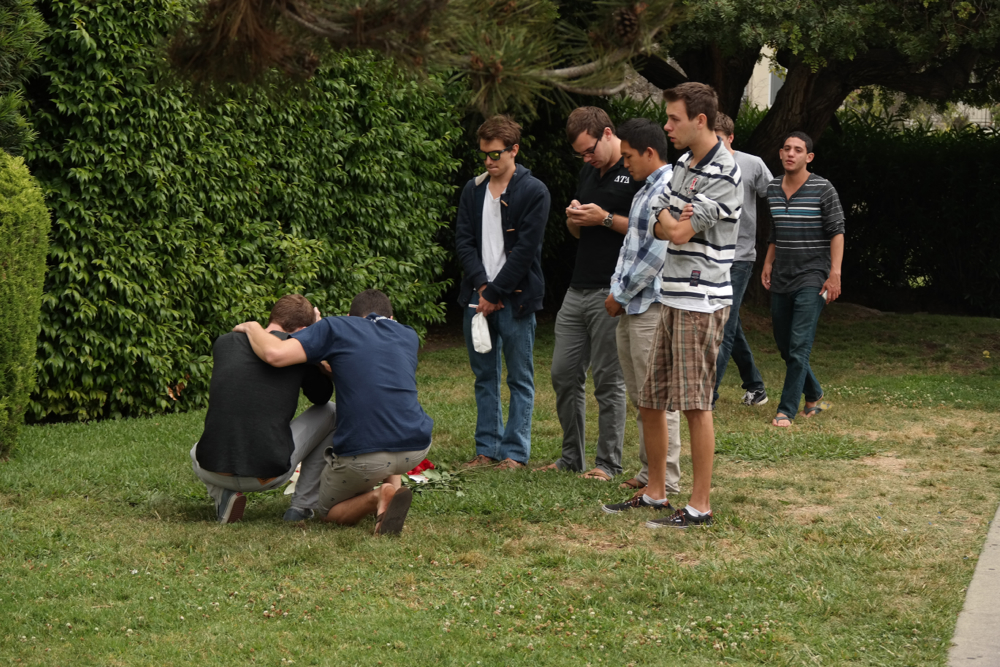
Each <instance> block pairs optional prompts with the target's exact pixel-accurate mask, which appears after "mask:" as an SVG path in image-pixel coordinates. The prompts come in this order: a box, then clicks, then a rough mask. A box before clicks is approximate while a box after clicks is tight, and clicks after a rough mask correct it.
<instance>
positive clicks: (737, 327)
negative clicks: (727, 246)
mask: <svg viewBox="0 0 1000 667" xmlns="http://www.w3.org/2000/svg"><path fill="white" fill-rule="evenodd" d="M751 274H753V262H733V266H732V268H731V269H730V270H729V281H730V282H731V283H732V284H733V306H732V308H730V309H729V319H728V320H726V328H725V329H724V330H723V338H722V346H721V347H720V348H719V360H718V361H717V362H716V367H715V392H714V393H713V394H712V405H715V402H716V401H718V400H719V386H720V385H721V384H722V378H723V376H725V374H726V366H728V365H729V357H730V356H732V358H733V361H735V362H736V367H737V368H739V369H740V379H742V380H743V388H744V389H746V390H747V391H757V390H758V389H763V388H764V379H763V378H761V376H760V371H758V370H757V365H756V364H754V362H753V352H751V351H750V344H749V343H747V339H746V336H744V335H743V327H742V326H741V324H740V304H742V303H743V293H744V292H746V291H747V283H749V282H750V276H751Z"/></svg>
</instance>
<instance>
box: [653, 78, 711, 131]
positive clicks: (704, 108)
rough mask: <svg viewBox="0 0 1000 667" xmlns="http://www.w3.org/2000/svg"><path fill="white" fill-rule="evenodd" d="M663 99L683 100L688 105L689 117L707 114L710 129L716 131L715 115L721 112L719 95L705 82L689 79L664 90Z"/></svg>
mask: <svg viewBox="0 0 1000 667" xmlns="http://www.w3.org/2000/svg"><path fill="white" fill-rule="evenodd" d="M663 99H665V100H666V101H667V102H677V101H678V100H681V101H683V102H684V106H685V107H687V116H688V119H693V118H697V117H698V114H702V113H703V114H705V120H706V123H707V125H708V129H710V130H712V131H713V132H714V131H715V115H716V114H717V113H719V96H718V95H716V94H715V89H714V88H712V87H711V86H709V85H708V84H705V83H697V82H695V81H688V82H687V83H682V84H680V85H679V86H674V87H673V88H670V89H668V90H664V91H663Z"/></svg>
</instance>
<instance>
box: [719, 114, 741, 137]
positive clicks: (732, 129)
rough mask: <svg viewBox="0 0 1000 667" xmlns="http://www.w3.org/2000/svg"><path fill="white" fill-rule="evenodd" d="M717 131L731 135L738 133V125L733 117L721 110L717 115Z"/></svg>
mask: <svg viewBox="0 0 1000 667" xmlns="http://www.w3.org/2000/svg"><path fill="white" fill-rule="evenodd" d="M715 131H716V132H722V133H723V134H724V135H726V136H727V137H731V136H733V135H734V134H735V133H736V125H735V123H733V119H732V118H730V117H729V116H727V115H726V114H724V113H722V112H721V111H720V112H719V113H717V114H716V115H715Z"/></svg>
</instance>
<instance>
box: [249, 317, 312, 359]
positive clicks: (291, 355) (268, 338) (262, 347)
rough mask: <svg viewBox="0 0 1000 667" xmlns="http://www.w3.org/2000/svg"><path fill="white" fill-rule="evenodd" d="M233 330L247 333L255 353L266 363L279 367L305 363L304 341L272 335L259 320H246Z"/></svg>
mask: <svg viewBox="0 0 1000 667" xmlns="http://www.w3.org/2000/svg"><path fill="white" fill-rule="evenodd" d="M233 331H238V332H241V333H245V334H246V335H247V338H249V339H250V346H251V347H252V348H253V351H254V354H256V355H257V356H258V357H260V358H261V361H263V362H264V363H267V364H270V365H271V366H275V367H277V368H283V367H285V366H294V365H295V364H304V363H305V362H306V361H307V359H306V351H305V349H303V347H302V343H300V342H299V341H297V340H295V339H294V338H286V339H285V340H281V339H280V338H278V337H277V336H272V335H271V334H269V333H268V332H266V331H265V330H264V327H262V326H260V323H259V322H244V323H243V324H237V325H236V326H235V327H233Z"/></svg>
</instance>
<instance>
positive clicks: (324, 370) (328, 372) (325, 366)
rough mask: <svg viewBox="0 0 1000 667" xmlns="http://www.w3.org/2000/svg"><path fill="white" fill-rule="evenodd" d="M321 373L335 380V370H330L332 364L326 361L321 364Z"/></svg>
mask: <svg viewBox="0 0 1000 667" xmlns="http://www.w3.org/2000/svg"><path fill="white" fill-rule="evenodd" d="M319 372H320V373H322V374H323V375H325V376H327V377H328V378H331V379H332V378H333V369H332V368H330V362H328V361H327V360H326V359H324V360H323V361H321V362H319Z"/></svg>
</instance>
